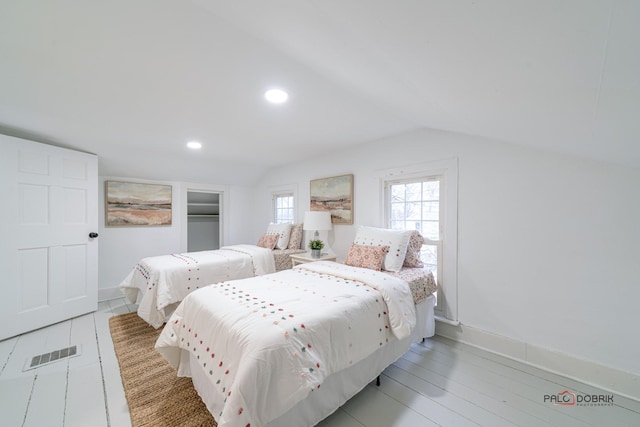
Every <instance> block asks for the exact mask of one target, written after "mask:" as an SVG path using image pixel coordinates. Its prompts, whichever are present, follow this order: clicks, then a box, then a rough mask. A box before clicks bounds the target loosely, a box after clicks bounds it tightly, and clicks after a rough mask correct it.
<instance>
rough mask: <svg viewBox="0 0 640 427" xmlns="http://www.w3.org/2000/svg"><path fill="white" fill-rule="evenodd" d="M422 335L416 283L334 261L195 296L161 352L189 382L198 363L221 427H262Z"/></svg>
mask: <svg viewBox="0 0 640 427" xmlns="http://www.w3.org/2000/svg"><path fill="white" fill-rule="evenodd" d="M414 326H415V308H414V305H413V300H412V297H411V292H410V290H409V286H408V285H407V283H406V282H404V281H402V280H400V279H396V278H394V277H392V276H390V275H388V274H385V273H380V272H375V271H372V270H366V269H361V268H357V267H349V266H344V265H341V264H337V263H333V262H327V261H324V262H315V263H311V264H303V265H299V266H297V267H296V268H294V269H292V270H285V271H281V272H279V273H276V274H270V275H266V276H260V277H254V278H251V279H244V280H234V281H230V282H224V283H219V284H216V285H212V286H208V287H206V288H203V289H200V290H198V291H196V292H194V293H192V294H190V295H188V296H187V297H186V298H185V299H184V301H183V302H182V304H180V306H178V308H177V309H176V311H175V313H174V314H173V316H171V318H170V319H169V321H168V322H167V325H166V326H165V328H164V330H163V331H162V333H161V334H160V336H159V338H158V341H157V342H156V349H157V350H158V351H159V352H160V353H161V354H162V355H163V356H164V357H165V358H166V359H167V360H168V361H169V363H170V364H171V365H172V366H173V367H174V368H176V369H178V374H179V375H181V376H190V369H191V368H190V366H189V357H193V358H196V360H197V366H199V367H200V369H202V371H203V372H204V373H205V375H206V376H207V377H208V378H209V387H210V388H211V389H210V390H208V391H207V393H206V395H208V396H212V397H211V399H207V400H210V401H205V404H206V405H207V408H208V409H209V411H210V412H211V413H212V414H213V416H214V417H215V419H216V421H217V422H218V426H219V427H231V426H242V427H245V426H247V425H251V426H254V427H258V426H262V425H264V424H266V423H267V422H269V421H271V420H273V419H275V418H277V417H278V416H280V415H281V414H283V413H285V412H286V411H287V410H288V409H290V408H291V407H293V406H294V405H295V404H296V403H297V402H298V401H300V400H302V399H304V398H305V397H306V396H307V395H308V394H309V393H313V391H314V390H316V389H318V388H320V387H321V385H322V382H323V380H324V379H325V378H326V377H327V376H329V375H331V374H332V373H335V372H338V371H340V370H342V369H345V368H347V367H349V366H350V365H352V364H354V363H356V362H358V361H360V360H362V359H364V358H365V357H367V356H368V355H370V354H371V353H373V352H374V351H376V349H378V348H380V347H382V346H384V345H386V343H388V342H389V341H390V340H394V339H395V337H394V335H395V336H397V337H404V336H406V335H407V334H409V333H410V332H411V330H412V328H413V327H414ZM194 366H196V365H194ZM202 394H203V393H201V395H202Z"/></svg>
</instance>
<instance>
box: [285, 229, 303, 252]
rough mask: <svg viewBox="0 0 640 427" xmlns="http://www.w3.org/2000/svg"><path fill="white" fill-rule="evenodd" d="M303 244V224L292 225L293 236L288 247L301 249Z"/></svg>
mask: <svg viewBox="0 0 640 427" xmlns="http://www.w3.org/2000/svg"><path fill="white" fill-rule="evenodd" d="M301 244H302V224H293V226H291V236H290V237H289V244H288V245H287V249H300V245H301Z"/></svg>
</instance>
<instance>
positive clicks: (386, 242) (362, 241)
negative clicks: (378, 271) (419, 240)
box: [353, 226, 413, 272]
mask: <svg viewBox="0 0 640 427" xmlns="http://www.w3.org/2000/svg"><path fill="white" fill-rule="evenodd" d="M412 232H413V231H412V230H406V231H405V230H389V229H386V228H375V227H365V226H361V227H360V228H358V232H357V233H356V237H355V239H354V240H353V243H355V244H358V245H366V246H389V252H388V253H387V255H385V257H384V263H383V264H382V269H383V270H387V271H395V272H398V271H400V269H401V268H402V264H403V263H404V256H405V255H406V254H407V247H408V246H409V239H410V238H411V233H412Z"/></svg>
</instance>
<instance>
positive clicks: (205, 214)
mask: <svg viewBox="0 0 640 427" xmlns="http://www.w3.org/2000/svg"><path fill="white" fill-rule="evenodd" d="M220 196H221V194H220V193H217V192H207V191H194V190H188V191H187V251H188V252H195V251H205V250H212V249H220V223H221V222H220V212H221V210H220V202H221V200H220V199H221V197H220Z"/></svg>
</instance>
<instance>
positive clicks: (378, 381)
mask: <svg viewBox="0 0 640 427" xmlns="http://www.w3.org/2000/svg"><path fill="white" fill-rule="evenodd" d="M376 385H377V386H378V387H380V375H378V378H376Z"/></svg>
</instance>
